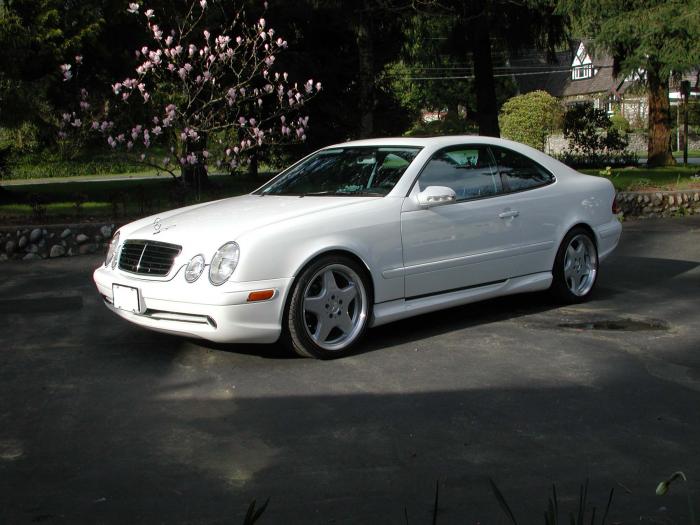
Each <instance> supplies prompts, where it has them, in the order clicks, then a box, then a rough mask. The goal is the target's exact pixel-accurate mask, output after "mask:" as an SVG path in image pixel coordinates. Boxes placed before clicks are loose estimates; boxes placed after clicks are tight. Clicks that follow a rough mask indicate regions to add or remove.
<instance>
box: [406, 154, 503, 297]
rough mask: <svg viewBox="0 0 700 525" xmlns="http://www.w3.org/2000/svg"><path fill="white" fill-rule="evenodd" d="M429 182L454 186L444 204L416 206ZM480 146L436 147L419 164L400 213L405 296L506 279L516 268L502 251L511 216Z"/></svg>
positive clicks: (497, 177) (493, 168) (490, 160)
mask: <svg viewBox="0 0 700 525" xmlns="http://www.w3.org/2000/svg"><path fill="white" fill-rule="evenodd" d="M429 186H446V187H449V188H451V189H452V190H454V192H455V194H456V200H455V201H454V202H451V203H449V204H444V205H439V206H433V207H429V208H423V207H421V206H420V205H419V204H418V202H417V199H416V195H417V194H418V193H419V192H420V191H423V190H425V189H426V188H427V187H429ZM509 202H510V201H509V200H508V196H505V200H504V195H503V185H502V181H501V177H500V175H499V173H498V170H497V168H496V165H495V163H494V159H493V157H492V154H491V152H490V151H489V149H488V147H487V146H485V145H463V146H453V147H449V148H445V149H442V150H440V151H438V152H436V153H435V154H434V155H433V156H432V157H431V159H430V160H429V161H428V162H427V163H426V165H425V166H424V167H423V169H422V171H421V173H420V175H419V176H418V178H417V180H416V182H415V184H414V187H413V189H412V190H411V193H410V195H409V197H407V198H406V199H405V200H404V205H403V208H402V212H401V238H402V243H403V254H404V276H405V294H406V298H414V297H418V296H424V295H430V294H434V293H440V292H446V291H449V290H457V289H462V288H467V287H472V286H477V285H480V284H485V283H492V282H496V281H500V280H504V279H507V278H508V277H509V276H510V275H512V274H513V273H517V268H516V264H517V263H516V262H515V261H513V260H511V259H510V258H509V257H508V256H507V253H506V252H507V248H508V243H509V242H510V241H511V239H512V235H511V234H510V231H511V230H512V228H513V223H514V221H515V220H516V218H517V217H516V215H517V214H514V213H513V212H512V210H511V209H510V207H509Z"/></svg>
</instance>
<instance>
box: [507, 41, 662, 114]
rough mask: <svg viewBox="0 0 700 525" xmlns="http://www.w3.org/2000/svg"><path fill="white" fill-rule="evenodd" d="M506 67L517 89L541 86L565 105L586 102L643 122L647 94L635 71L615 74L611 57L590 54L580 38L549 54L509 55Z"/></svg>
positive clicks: (646, 107) (527, 89)
mask: <svg viewBox="0 0 700 525" xmlns="http://www.w3.org/2000/svg"><path fill="white" fill-rule="evenodd" d="M510 69H511V71H512V73H513V81H514V82H515V84H516V86H517V88H518V92H519V93H528V92H530V91H535V90H543V91H546V92H548V93H549V94H550V95H552V96H555V97H557V98H559V99H561V100H562V101H563V102H564V104H565V105H573V104H578V103H581V102H590V103H592V104H593V105H594V107H596V108H598V109H605V110H607V111H608V113H610V114H612V113H614V112H619V113H620V114H622V115H623V116H624V117H625V118H626V119H627V120H628V121H629V122H630V123H632V124H633V125H645V124H646V122H647V118H648V103H647V96H646V93H645V91H644V86H643V85H642V83H641V82H640V77H639V75H637V74H635V75H631V76H629V77H626V78H619V77H616V76H615V75H614V74H613V59H612V57H610V56H607V55H601V56H597V55H593V54H592V53H591V52H589V50H588V49H587V47H586V43H585V42H583V41H578V42H574V43H573V45H572V47H571V49H568V50H566V51H560V52H558V53H555V54H554V55H553V56H549V55H547V54H545V53H542V52H541V51H526V52H524V53H521V54H519V55H517V56H512V57H511V59H510Z"/></svg>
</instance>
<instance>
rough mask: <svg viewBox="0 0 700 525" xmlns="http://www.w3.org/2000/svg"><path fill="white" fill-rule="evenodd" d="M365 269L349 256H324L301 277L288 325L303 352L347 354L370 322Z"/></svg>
mask: <svg viewBox="0 0 700 525" xmlns="http://www.w3.org/2000/svg"><path fill="white" fill-rule="evenodd" d="M362 274H363V270H362V268H360V267H358V265H357V264H356V263H355V262H354V261H352V260H351V259H347V258H345V257H341V256H338V257H328V258H323V259H321V260H320V261H318V262H317V263H315V264H312V265H311V266H310V267H309V268H307V269H306V271H304V272H303V273H302V275H301V276H300V278H299V280H298V282H297V283H296V286H295V288H294V290H293V293H292V298H291V303H290V308H289V316H288V328H289V332H290V335H291V339H292V346H293V347H294V349H295V350H296V351H297V353H299V354H301V355H307V356H312V357H320V358H332V357H338V356H339V355H344V354H345V353H346V350H348V349H349V348H350V346H351V345H353V343H355V342H356V341H357V340H358V339H359V338H360V336H361V335H362V333H363V331H364V329H365V327H366V325H367V321H368V315H369V308H370V292H369V290H368V287H367V285H366V283H365V279H364V278H363V276H362Z"/></svg>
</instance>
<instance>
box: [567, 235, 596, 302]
mask: <svg viewBox="0 0 700 525" xmlns="http://www.w3.org/2000/svg"><path fill="white" fill-rule="evenodd" d="M597 273H598V256H597V255H596V249H595V245H594V244H593V241H591V238H590V237H589V236H588V235H585V234H579V235H576V237H574V238H573V239H571V241H570V242H569V245H568V247H567V248H566V256H565V257H564V278H565V280H566V286H567V287H568V288H569V291H570V292H571V293H572V294H574V295H576V296H578V297H583V296H585V295H586V294H588V292H590V291H591V288H593V284H594V283H595V278H596V274H597Z"/></svg>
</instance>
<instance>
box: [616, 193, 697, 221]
mask: <svg viewBox="0 0 700 525" xmlns="http://www.w3.org/2000/svg"><path fill="white" fill-rule="evenodd" d="M617 204H618V205H619V206H620V209H621V210H622V212H623V213H624V215H625V217H630V218H633V217H634V218H650V217H672V216H674V215H693V214H696V213H700V190H680V191H624V192H619V193H618V194H617Z"/></svg>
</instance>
